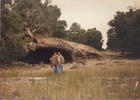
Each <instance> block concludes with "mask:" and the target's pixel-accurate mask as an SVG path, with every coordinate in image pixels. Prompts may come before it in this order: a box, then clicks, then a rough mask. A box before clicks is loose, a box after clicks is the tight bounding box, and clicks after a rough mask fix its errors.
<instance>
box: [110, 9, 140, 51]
mask: <svg viewBox="0 0 140 100" xmlns="http://www.w3.org/2000/svg"><path fill="white" fill-rule="evenodd" d="M108 24H109V26H110V27H111V28H110V29H109V30H108V32H107V35H108V42H107V46H108V49H110V50H117V51H122V52H133V53H138V52H139V51H140V45H139V44H140V9H132V8H131V9H129V11H128V12H119V11H118V12H116V15H115V16H114V19H113V20H111V21H110V22H109V23H108Z"/></svg>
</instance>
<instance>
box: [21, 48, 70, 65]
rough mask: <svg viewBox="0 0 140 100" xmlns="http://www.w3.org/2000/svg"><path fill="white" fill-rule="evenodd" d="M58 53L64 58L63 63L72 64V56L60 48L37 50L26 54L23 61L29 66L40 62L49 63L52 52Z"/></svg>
mask: <svg viewBox="0 0 140 100" xmlns="http://www.w3.org/2000/svg"><path fill="white" fill-rule="evenodd" d="M55 51H56V52H60V53H61V54H62V55H63V56H64V58H65V62H66V63H67V62H72V56H71V54H70V53H69V52H68V51H66V50H64V49H60V48H54V47H52V48H39V49H36V50H35V51H30V52H29V53H27V55H26V57H24V59H23V61H24V62H26V63H29V64H39V63H40V62H43V63H46V64H47V63H50V57H52V55H53V53H54V52H55Z"/></svg>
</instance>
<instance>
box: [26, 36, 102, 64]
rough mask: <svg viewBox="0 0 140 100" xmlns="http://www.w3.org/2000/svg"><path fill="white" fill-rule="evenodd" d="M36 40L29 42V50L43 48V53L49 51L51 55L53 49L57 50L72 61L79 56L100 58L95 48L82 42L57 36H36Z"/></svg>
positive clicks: (79, 57)
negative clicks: (39, 37)
mask: <svg viewBox="0 0 140 100" xmlns="http://www.w3.org/2000/svg"><path fill="white" fill-rule="evenodd" d="M36 40H37V43H36V44H33V43H30V44H29V46H28V48H29V49H30V50H29V52H30V51H34V52H35V51H37V50H39V49H44V51H41V52H44V54H46V53H48V54H49V53H50V54H51V55H52V53H53V52H54V51H59V52H61V53H62V54H63V55H64V57H65V58H67V59H68V60H72V61H75V60H78V59H81V58H82V59H88V58H95V59H100V58H102V56H101V54H100V53H99V52H98V51H97V50H96V49H94V48H92V47H89V46H86V45H83V44H78V43H75V42H70V41H66V40H63V39H58V38H41V39H38V38H37V39H36ZM45 51H46V52H45ZM38 52H39V51H38ZM44 54H43V55H44ZM51 55H46V56H51Z"/></svg>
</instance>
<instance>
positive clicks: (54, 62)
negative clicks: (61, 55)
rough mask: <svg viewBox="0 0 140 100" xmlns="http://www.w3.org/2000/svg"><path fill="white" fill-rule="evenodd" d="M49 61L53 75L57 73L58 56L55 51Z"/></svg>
mask: <svg viewBox="0 0 140 100" xmlns="http://www.w3.org/2000/svg"><path fill="white" fill-rule="evenodd" d="M50 61H51V67H52V68H53V71H54V73H57V71H58V68H57V67H58V55H57V52H56V51H55V52H54V54H53V56H52V57H51V58H50Z"/></svg>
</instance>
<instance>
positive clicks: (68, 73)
mask: <svg viewBox="0 0 140 100" xmlns="http://www.w3.org/2000/svg"><path fill="white" fill-rule="evenodd" d="M36 66H38V65H36ZM71 66H72V64H70V63H68V64H64V72H63V73H62V74H54V73H53V72H52V69H51V68H50V67H49V65H48V64H44V65H43V67H41V68H36V67H29V66H26V67H21V66H19V65H18V66H11V67H5V68H0V100H3V99H4V100H5V99H9V100H15V99H16V100H91V99H140V59H135V60H130V59H124V58H122V59H110V58H109V56H108V58H107V59H102V60H95V59H90V60H87V61H86V63H85V65H80V64H79V65H78V68H74V69H71Z"/></svg>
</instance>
